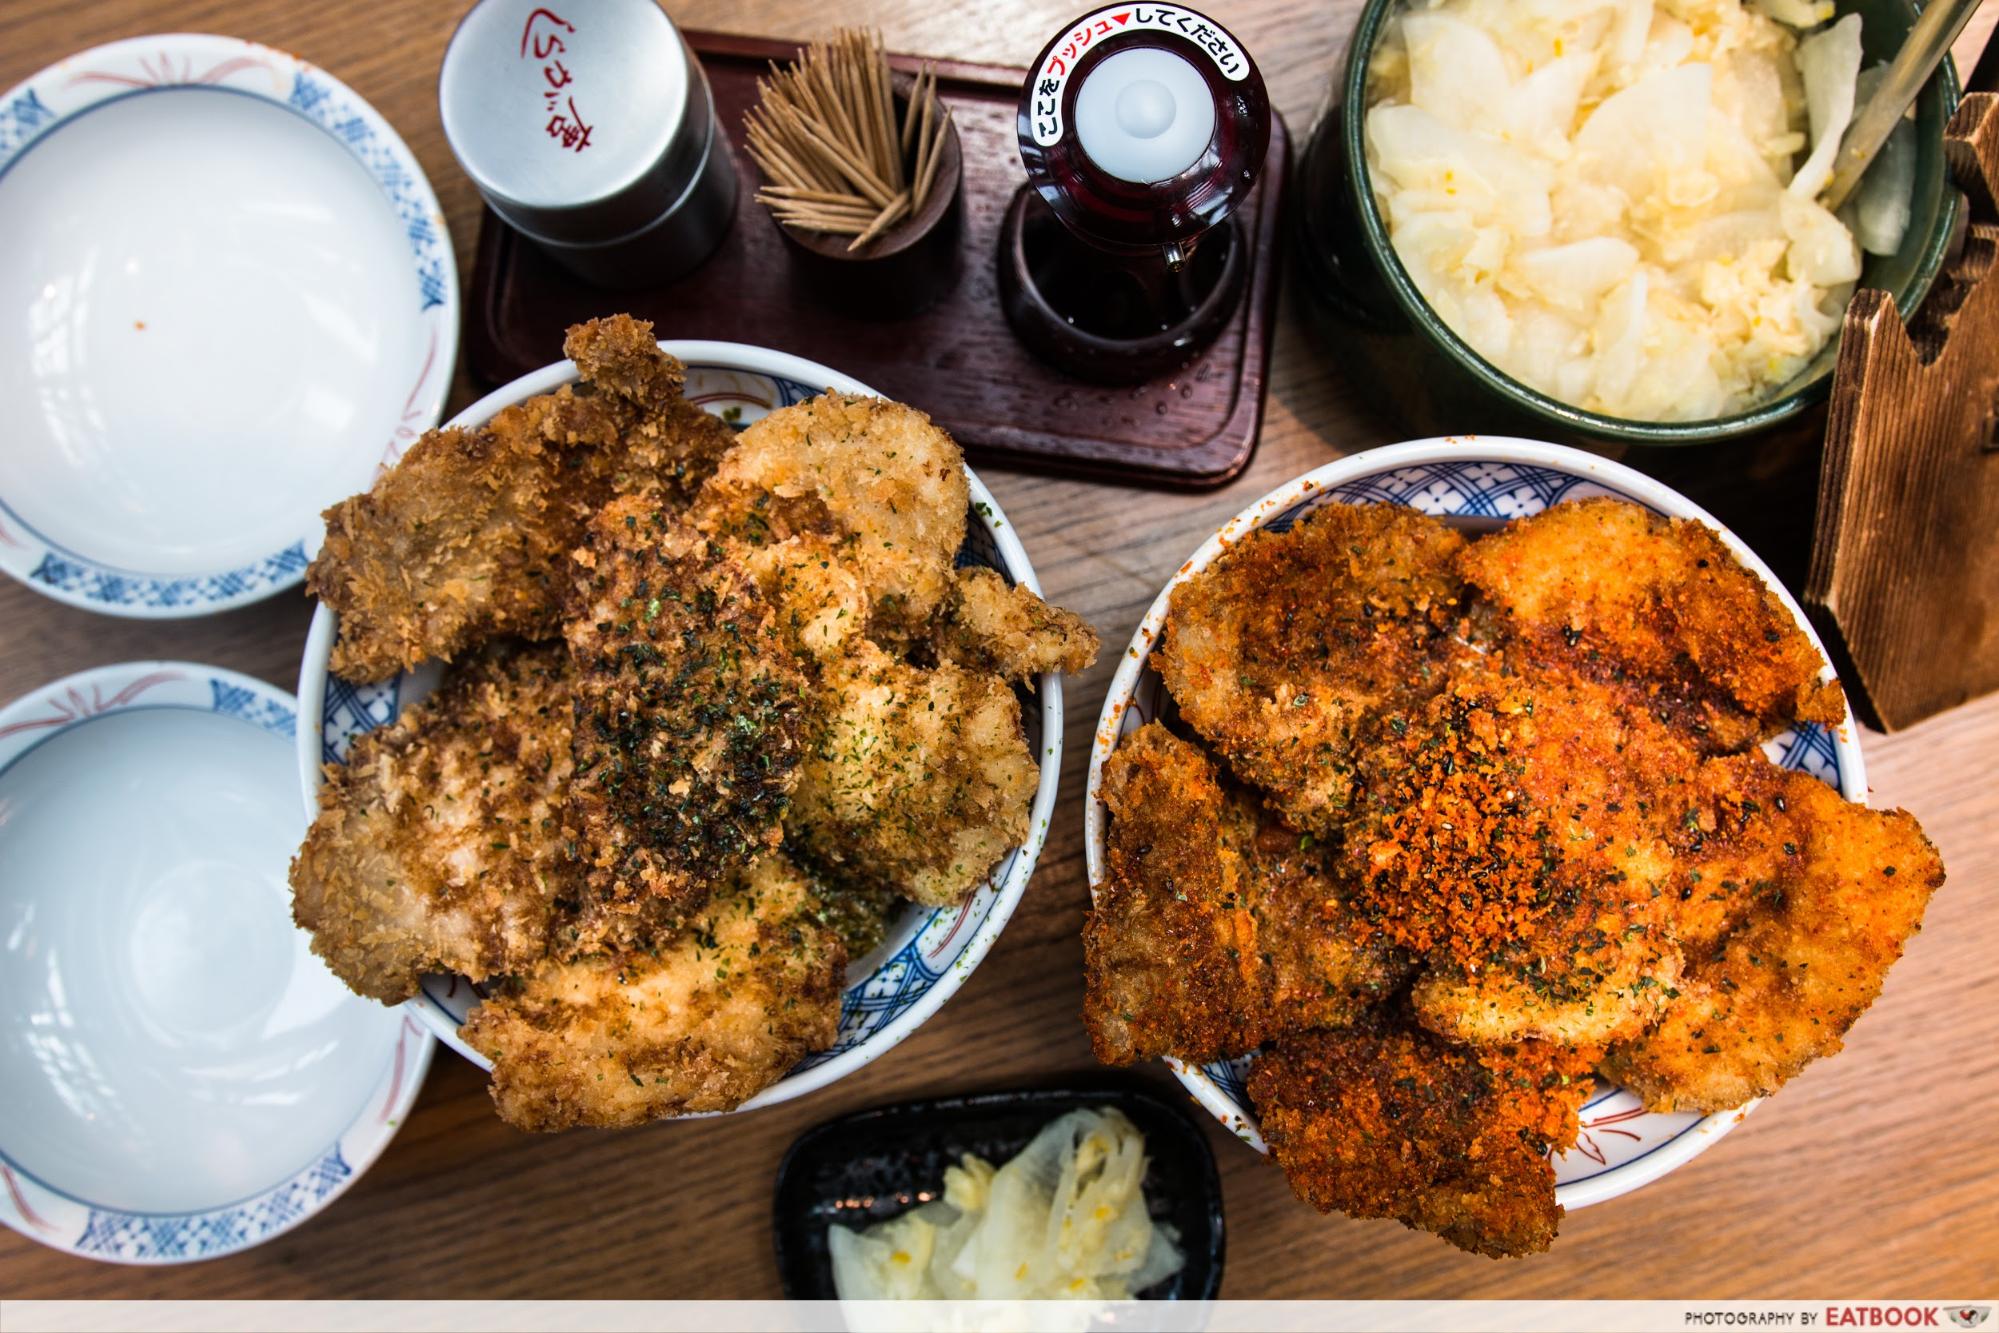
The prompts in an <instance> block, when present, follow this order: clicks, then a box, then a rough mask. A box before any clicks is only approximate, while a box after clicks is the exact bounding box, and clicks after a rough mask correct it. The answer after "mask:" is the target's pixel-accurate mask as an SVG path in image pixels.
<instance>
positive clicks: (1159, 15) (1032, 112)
mask: <svg viewBox="0 0 1999 1333" xmlns="http://www.w3.org/2000/svg"><path fill="white" fill-rule="evenodd" d="M1017 129H1018V133H1019V138H1020V155H1021V161H1022V162H1023V163H1024V164H1025V165H1026V167H1027V184H1026V185H1024V186H1022V187H1021V189H1020V191H1019V192H1018V193H1017V194H1016V195H1015V196H1014V199H1013V202H1012V204H1011V206H1010V207H1009V208H1008V210H1007V215H1006V219H1005V221H1004V223H1003V224H1002V226H1001V229H1000V253H999V288H1000V300H1001V304H1002V306H1003V307H1004V309H1005V311H1006V316H1007V321H1008V323H1010V324H1011V325H1012V326H1013V330H1014V333H1015V335H1016V336H1017V337H1019V338H1020V340H1021V341H1022V343H1024V344H1025V345H1026V346H1027V347H1029V348H1030V349H1031V350H1033V351H1034V353H1035V354H1036V355H1037V356H1039V357H1041V358H1042V359H1043V360H1045V361H1048V362H1050V363H1052V364H1054V365H1056V366H1058V367H1060V368H1062V369H1064V370H1067V371H1069V372H1070V373H1072V374H1075V375H1077V376H1079V377H1081V378H1085V379H1092V380H1098V381H1102V382H1106V383H1134V382H1137V381H1140V380H1145V379H1150V378H1152V377H1153V376H1155V375H1158V374H1160V373H1163V372H1165V371H1167V370H1170V369H1172V368H1173V367H1175V366H1177V365H1180V364H1182V363H1184V362H1185V361H1187V360H1188V359H1189V358H1190V357H1191V356H1193V355H1194V354H1195V353H1196V352H1198V351H1199V350H1200V349H1201V348H1202V347H1204V346H1206V345H1207V344H1208V343H1209V342H1211V341H1212V340H1213V339H1214V337H1215V336H1216V334H1218V333H1220V332H1221V330H1222V328H1223V327H1224V326H1225V325H1226V324H1227V323H1228V320H1229V317H1230V315H1232V314H1233V313H1234V311H1235V309H1236V307H1237V305H1238V304H1239V303H1240V302H1241V300H1242V295H1243V290H1244V288H1245V287H1246V285H1247V281H1248V275H1249V269H1250V263H1249V260H1250V256H1249V254H1248V248H1249V238H1248V233H1247V231H1246V229H1244V228H1242V227H1239V226H1238V225H1237V223H1236V221H1235V219H1234V217H1233V215H1234V214H1235V212H1236V210H1237V209H1238V208H1239V207H1240V206H1241V204H1242V202H1243V200H1244V199H1245V198H1247V197H1248V195H1249V193H1250V191H1251V190H1252V189H1253V188H1254V187H1255V185H1256V181H1257V176H1258V174H1259V173H1260V171H1261V170H1262V167H1263V162H1264V156H1265V154H1266V152H1267V151H1268V149H1269V144H1270V101H1269V97H1268V95H1267V94H1266V93H1265V91H1264V87H1263V77H1262V75H1260V74H1259V73H1258V72H1257V69H1256V63H1255V62H1254V61H1252V60H1251V59H1250V57H1249V53H1248V52H1247V51H1246V50H1244V49H1243V46H1242V43H1240V42H1238V41H1237V40H1236V39H1235V38H1234V37H1232V36H1231V35H1230V34H1229V32H1228V31H1227V29H1225V28H1223V27H1222V26H1221V25H1220V24H1219V23H1216V22H1215V21H1214V20H1213V19H1210V18H1207V17H1205V16H1204V15H1202V14H1199V13H1196V12H1195V11H1193V10H1191V9H1186V8H1183V7H1180V6H1175V5H1149V4H1132V5H1118V6H1114V7H1112V8H1109V9H1101V10H1098V11H1096V12H1095V13H1092V14H1088V15H1086V16H1084V17H1082V18H1080V19H1077V20H1076V21H1075V22H1074V23H1071V24H1069V25H1068V26H1067V27H1065V28H1064V29H1063V30H1062V31H1061V32H1060V33H1058V34H1057V35H1056V37H1055V38H1054V40H1053V41H1051V42H1049V43H1048V45H1047V47H1046V48H1045V49H1043V51H1042V52H1041V55H1040V56H1039V57H1038V58H1037V59H1036V60H1035V62H1034V65H1033V66H1032V73H1031V74H1030V75H1029V77H1028V81H1027V83H1026V85H1025V87H1023V89H1022V90H1021V98H1020V109H1019V115H1018V119H1017Z"/></svg>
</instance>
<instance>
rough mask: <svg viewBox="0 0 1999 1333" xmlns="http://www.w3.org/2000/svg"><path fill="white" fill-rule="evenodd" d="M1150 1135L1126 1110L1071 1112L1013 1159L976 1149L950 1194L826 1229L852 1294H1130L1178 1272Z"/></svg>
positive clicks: (947, 1177) (843, 1292)
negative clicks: (1151, 1191)
mask: <svg viewBox="0 0 1999 1333" xmlns="http://www.w3.org/2000/svg"><path fill="white" fill-rule="evenodd" d="M1145 1163H1146V1157H1145V1137H1144V1136H1143V1135H1142V1134H1140V1133H1139V1131H1138V1128H1137V1126H1135V1125H1133V1124H1132V1123H1131V1121H1130V1120H1129V1119H1128V1118H1127V1117H1126V1116H1125V1115H1124V1114H1123V1113H1122V1112H1120V1111H1117V1110H1102V1111H1096V1110H1085V1111H1072V1112H1070V1113H1069V1114H1067V1115H1065V1116H1062V1117H1061V1118H1059V1119H1057V1120H1055V1121H1053V1122H1052V1123H1050V1124H1049V1125H1048V1126H1046V1127H1045V1128H1044V1129H1043V1130H1042V1131H1041V1132H1040V1133H1039V1134H1037V1135H1036V1136H1035V1137H1034V1141H1033V1142H1032V1143H1030V1144H1028V1145H1027V1147H1026V1148H1025V1149H1023V1150H1022V1151H1021V1154H1020V1155H1019V1156H1018V1157H1015V1158H1014V1159H1013V1160H1012V1161H1010V1162H1008V1163H1007V1164H1006V1165H1005V1166H1002V1167H998V1168H995V1167H994V1166H993V1165H992V1164H991V1163H989V1162H986V1161H983V1160H981V1159H980V1158H978V1157H976V1156H973V1155H972V1154H969V1153H968V1154H966V1155H965V1157H964V1159H963V1161H962V1162H961V1163H960V1164H959V1165H957V1166H953V1167H950V1168H947V1169H946V1171H945V1173H944V1192H943V1196H942V1197H941V1198H939V1199H936V1200H934V1201H932V1202H930V1203H926V1204H923V1205H920V1206H919V1207H916V1208H913V1209H911V1210H910V1211H909V1212H906V1213H903V1214H901V1215H899V1216H897V1217H893V1218H890V1219H889V1220H887V1221H885V1222H880V1223H877V1224H876V1225H874V1226H872V1227H869V1228H868V1229H867V1230H866V1231H859V1232H857V1231H854V1230H852V1229H850V1228H848V1227H844V1226H839V1225H837V1224H836V1225H835V1226H833V1227H832V1228H831V1229H830V1231H829V1232H828V1234H827V1245H828V1249H829V1251H830V1252H831V1255H832V1260H833V1286H834V1288H835V1290H837V1291H838V1292H839V1294H840V1299H842V1300H948V1299H954V1298H965V1299H980V1300H1123V1299H1127V1298H1129V1297H1131V1296H1134V1295H1136V1294H1137V1293H1138V1292H1141V1291H1143V1290H1145V1289H1146V1288H1147V1287H1150V1286H1152V1285H1153V1284H1155V1283H1157V1282H1161V1281H1163V1280H1165V1279H1166V1278H1169V1277H1171V1276H1172V1275H1173V1274H1175V1273H1177V1272H1179V1271H1180V1266H1181V1264H1182V1262H1183V1260H1182V1258H1181V1255H1180V1251H1179V1248H1178V1246H1177V1245H1176V1244H1175V1243H1174V1242H1175V1237H1174V1236H1173V1234H1172V1228H1170V1227H1167V1226H1162V1225H1160V1224H1157V1223H1155V1222H1153V1220H1152V1218H1151V1216H1150V1215H1149V1214H1148V1213H1147V1212H1146V1208H1145V1191H1144V1188H1143V1181H1144V1179H1145Z"/></svg>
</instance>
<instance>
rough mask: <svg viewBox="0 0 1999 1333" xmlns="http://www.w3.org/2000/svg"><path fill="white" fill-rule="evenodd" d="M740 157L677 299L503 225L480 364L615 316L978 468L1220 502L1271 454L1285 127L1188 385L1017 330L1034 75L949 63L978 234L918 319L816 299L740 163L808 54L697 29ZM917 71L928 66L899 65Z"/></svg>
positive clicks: (545, 355) (485, 296) (510, 361)
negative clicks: (1004, 257)
mask: <svg viewBox="0 0 1999 1333" xmlns="http://www.w3.org/2000/svg"><path fill="white" fill-rule="evenodd" d="M686 37H687V40H688V43H689V44H690V45H691V46H692V47H693V48H694V50H695V52H696V54H698V55H699V56H700V57H701V61H702V64H703V67H704V68H705V69H706V70H707V73H708V81H709V83H710V84H711V85H712V86H713V87H714V90H715V103H716V110H717V112H718V115H719V117H720V124H721V126H722V128H723V130H724V131H725V133H726V134H727V135H728V136H729V137H730V139H731V141H732V142H731V144H730V150H731V151H732V152H733V153H734V154H735V158H736V167H737V174H738V177H739V180H740V187H739V188H740V190H741V198H740V200H739V204H738V211H737V217H736V223H735V226H734V228H733V229H732V230H731V232H730V233H729V237H728V239H726V240H725V241H724V242H723V243H722V247H721V249H720V250H718V251H717V252H716V253H715V255H714V256H713V257H712V258H710V259H709V260H708V262H707V263H705V264H703V265H702V266H701V267H700V268H699V269H697V270H696V271H695V272H694V273H692V274H690V275H688V276H687V277H685V278H682V279H680V280H679V281H677V282H675V283H672V284H670V285H668V286H665V287H657V288H651V289H647V290H635V291H606V290H603V289H600V288H594V287H590V286H587V285H585V284H583V283H581V282H579V281H578V280H577V279H575V278H573V277H571V276H569V274H568V273H566V272H565V271H563V270H562V269H561V268H559V267H558V266H557V265H556V264H555V263H554V262H553V261H552V260H550V259H548V258H547V257H546V256H545V255H543V254H542V253H540V252H539V251H538V250H536V249H535V247H534V246H533V245H532V244H530V243H528V242H526V241H524V240H522V239H521V238H520V237H519V236H518V235H517V234H516V233H515V232H513V231H512V230H511V229H510V228H508V227H507V226H506V225H504V224H503V223H501V222H499V221H498V220H497V219H496V218H495V217H494V216H493V214H492V213H491V211H490V210H489V211H487V212H485V214H484V215H483V216H482V218H481V219H480V224H479V248H478V254H477V258H476V259H475V261H474V265H473V270H472V281H471V286H470V288H469V291H468V294H467V300H466V326H467V327H466V355H467V358H468V362H469V365H470V367H471V370H472V373H473V375H474V376H475V377H477V378H478V379H480V380H481V381H483V382H485V383H486V384H487V385H488V386H493V385H498V384H502V383H505V382H506V381H508V380H511V379H514V378H516V377H518V376H520V375H523V374H525V373H526V372H528V371H530V370H533V369H536V368H537V367H540V366H544V365H547V364H548V363H549V362H550V361H553V360H554V359H556V357H557V356H558V355H559V354H560V353H559V349H560V348H561V346H562V331H563V329H564V328H566V327H567V326H569V325H570V324H573V323H576V322H577V321H579V320H584V319H588V318H591V317H592V316H595V315H602V314H607V313H610V312H611V311H614V310H624V311H629V312H630V313H631V314H634V315H637V316H639V317H640V318H643V319H650V320H651V321H653V323H654V325H655V327H656V328H657V329H658V332H659V335H660V336H661V337H662V338H717V339H723V340H727V341H730V342H743V343H753V344H756V345H759V346H764V347H771V348H776V349H777V350H779V351H785V352H791V353H794V354H796V355H798V356H804V357H808V358H810V359H812V360H815V361H820V362H823V363H824V364H826V365H828V366H831V367H833V368H834V369H836V370H839V371H842V372H843V373H845V374H848V375H851V376H853V377H854V378H856V379H858V380H860V381H861V382H863V383H864V384H868V385H871V386H873V387H874V388H876V389H878V390H880V391H881V392H882V393H884V394H887V395H888V396H889V397H891V398H897V399H900V400H902V401H905V402H908V403H911V404H913V405H915V406H917V407H920V408H922V409H923V410H924V411H926V412H928V413H930V415H931V416H932V417H933V418H934V419H935V420H936V421H937V422H938V424H939V425H941V426H943V427H944V428H945V429H946V430H948V431H950V432H951V434H952V435H953V436H954V437H955V438H956V439H957V440H958V442H959V443H960V444H962V445H963V446H964V447H965V450H966V452H967V453H968V454H970V455H971V457H972V458H973V460H974V461H975V462H980V463H986V464H1001V465H1005V466H1013V467H1019V468H1022V469H1025V470H1029V471H1037V472H1060V473H1064V474H1068V475H1072V476H1086V477H1094V478H1100V479H1103V480H1109V481H1121V482H1133V483H1142V484H1148V485H1156V486H1170V487H1175V488H1181V489H1197V488H1205V487H1209V486H1217V485H1220V484H1222V483H1223V482H1226V481H1228V480H1229V479H1230V478H1232V477H1234V476H1235V475H1236V474H1237V473H1239V472H1240V471H1242V469H1243V467H1244V465H1245V464H1247V463H1248V462H1249V459H1250V455H1251V454H1252V453H1253V452H1254V451H1255V449H1256V440H1257V434H1258V431H1259V429H1260V428H1261V426H1262V421H1263V398H1264V391H1265V388H1266V386H1267V382H1268V362H1269V357H1270V339H1271V334H1272V331H1273V329H1274V327H1275V323H1276V319H1275V316H1276V300H1277V268H1278V260H1279V254H1280V249H1281V246H1280V244H1279V229H1278V219H1279V215H1280V213H1281V211H1282V203H1283V193H1284V184H1285V177H1286V175H1287V173H1288V171H1289V165H1290V136H1289V134H1288V133H1287V131H1286V129H1285V126H1284V122H1283V120H1282V118H1281V117H1279V116H1277V115H1276V114H1275V113H1274V112H1273V113H1272V125H1271V136H1270V153H1269V157H1268V159H1267V161H1266V163H1265V166H1264V171H1263V177H1262V180H1261V181H1260V182H1259V183H1258V185H1257V188H1256V190H1255V192H1254V193H1253V194H1252V195H1251V196H1250V199H1249V200H1248V202H1247V203H1246V204H1245V205H1244V206H1243V209H1242V212H1241V213H1240V214H1239V217H1240V219H1241V222H1242V224H1243V225H1244V229H1245V232H1246V234H1247V235H1249V237H1250V238H1251V253H1250V262H1251V273H1250V285H1249V292H1248V295H1247V297H1246V298H1245V300H1244V301H1243V305H1242V308H1241V310H1239V311H1238V312H1237V315H1236V317H1235V318H1234V319H1233V320H1232V321H1231V322H1230V324H1229V326H1228V327H1227V328H1226V329H1225V330H1224V331H1223V332H1222V334H1221V336H1220V337H1219V338H1218V339H1217V340H1216V341H1215V343H1214V344H1213V345H1212V346H1211V347H1209V348H1208V349H1207V350H1206V351H1204V352H1202V353H1200V354H1199V355H1197V356H1196V357H1195V358H1194V359H1193V360H1192V361H1191V362H1190V363H1189V364H1187V365H1186V366H1184V367H1183V368H1181V369H1180V370H1178V371H1176V372H1174V373H1173V374H1171V375H1169V376H1165V377H1162V378H1160V379H1156V380H1154V381H1152V382H1150V383H1147V384H1141V385H1137V386H1118V387H1103V386H1099V385H1093V384H1087V383H1084V382H1082V381H1080V380H1076V379H1073V378H1071V377H1069V376H1067V375H1065V374H1063V373H1062V372H1061V371H1058V370H1056V369H1054V368H1053V367H1050V366H1048V365H1045V364H1044V363H1042V362H1040V361H1038V360H1036V359H1035V358H1034V357H1033V356H1032V355H1031V354H1030V353H1029V352H1028V351H1027V350H1026V349H1025V348H1023V347H1021V346H1020V344H1019V343H1018V342H1016V341H1015V340H1014V337H1013V333H1012V330H1011V329H1010V328H1009V327H1008V326H1007V323H1006V320H1005V317H1004V316H1003V315H1002V314H1001V313H1000V305H999V296H998V291H997V286H998V273H997V267H996V260H995V255H996V251H997V238H998V233H999V223H1000V218H1001V217H1002V215H1003V214H1004V213H1005V211H1006V206H1007V204H1008V202H1009V201H1010V200H1011V199H1012V197H1013V194H1014V191H1015V189H1016V188H1018V187H1019V186H1020V184H1021V183H1022V182H1023V181H1025V180H1026V173H1025V172H1024V171H1023V170H1022V168H1021V165H1020V153H1019V151H1018V149H1017V147H1016V142H1017V141H1016V138H1015V131H1014V104H1015V101H1016V99H1017V98H1018V96H1019V93H1020V86H1021V81H1022V79H1023V78H1025V77H1026V71H1024V70H1020V69H1010V68H1007V67H1004V66H995V65H973V64H965V63H960V62H954V61H939V62H937V74H938V90H939V93H940V95H941V96H942V97H943V98H944V100H945V101H946V102H948V103H949V104H950V106H951V110H952V116H953V118H954V119H955V120H956V122H957V125H958V133H959V136H960V138H961V140H962V142H963V145H964V160H965V179H964V187H963V193H964V199H963V209H964V214H963V225H962V227H961V228H960V230H959V233H958V246H959V260H960V267H959V274H958V281H957V284H956V286H955V288H953V289H952V291H951V292H950V294H949V295H947V296H946V297H944V298H943V299H942V300H941V301H940V302H939V303H938V304H936V305H934V306H932V307H931V308H930V309H928V310H926V311H923V312H921V313H919V314H916V315H911V316H907V317H903V318H882V317H879V316H877V315H875V314H873V313H872V312H870V311H869V310H866V309H861V308H855V307H853V306H848V307H845V308H841V307H836V306H834V305H832V304H830V303H829V302H827V301H826V300H823V299H821V298H819V297H817V296H815V295H813V294H812V293H811V292H810V291H808V290H807V289H806V288H805V287H804V286H803V285H801V284H800V283H799V282H798V281H797V279H796V274H795V272H794V270H793V254H792V251H791V249H790V248H789V247H788V246H787V245H786V244H785V243H784V241H783V238H782V237H781V236H780V235H779V234H778V230H777V225H776V224H775V223H774V222H772V221H771V219H770V217H769V216H768V215H767V214H766V213H765V212H764V210H763V208H762V207H761V206H760V205H758V204H756V203H755V202H754V201H753V200H752V198H751V196H752V194H753V193H754V192H755V190H756V186H757V181H758V177H757V172H756V166H755V164H754V163H752V162H751V161H749V159H748V157H747V155H746V154H744V153H743V152H742V150H741V148H740V146H739V145H738V144H737V143H736V142H734V141H735V140H739V139H740V138H741V134H742V119H743V112H744V111H745V110H746V109H748V107H749V106H750V105H751V104H752V102H753V100H754V98H755V96H756V89H755V80H756V76H757V75H758V74H759V73H761V72H763V71H764V69H765V68H766V66H767V64H768V62H770V61H772V60H788V59H790V58H791V57H792V56H794V55H795V54H797V50H798V48H797V46H796V45H795V44H793V43H790V42H779V41H768V40H764V39H762V38H755V37H739V36H733V35H727V34H721V33H707V32H695V31H689V32H687V33H686ZM890 63H891V64H892V65H893V66H894V67H895V68H897V69H900V70H911V71H913V70H914V69H916V68H917V66H918V65H919V64H920V63H921V62H920V60H919V58H917V57H911V56H894V57H891V59H890Z"/></svg>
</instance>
